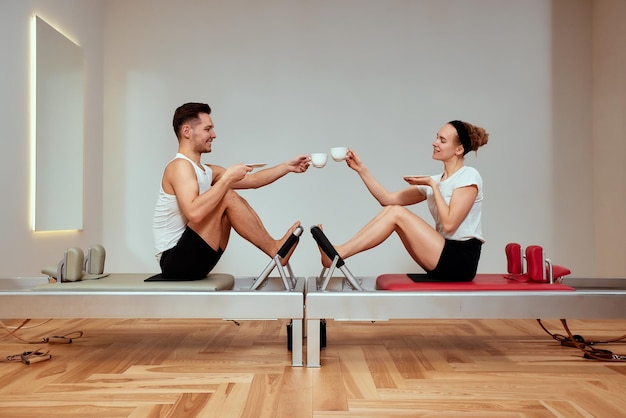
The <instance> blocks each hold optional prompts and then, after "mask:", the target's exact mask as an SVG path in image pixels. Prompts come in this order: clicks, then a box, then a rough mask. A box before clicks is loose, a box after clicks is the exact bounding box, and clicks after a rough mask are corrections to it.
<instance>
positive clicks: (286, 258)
mask: <svg viewBox="0 0 626 418" xmlns="http://www.w3.org/2000/svg"><path fill="white" fill-rule="evenodd" d="M299 226H300V221H297V222H296V223H294V224H293V225H292V226H291V228H289V230H288V231H287V233H286V234H285V235H284V236H283V237H282V239H281V240H280V241H279V245H278V249H280V248H281V247H282V246H283V244H284V243H285V242H286V241H287V240H288V239H289V237H290V236H291V235H293V233H294V231H295V230H296V228H298V227H299ZM299 243H300V240H297V241H296V243H295V244H294V245H293V246H292V247H291V249H289V252H288V253H287V255H285V257H283V258H282V259H281V260H280V264H282V265H283V266H286V265H287V263H289V259H290V258H291V255H292V254H293V252H294V250H295V249H296V247H297V246H298V244H299ZM276 252H278V250H276Z"/></svg>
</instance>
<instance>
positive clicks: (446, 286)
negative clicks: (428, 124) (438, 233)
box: [376, 274, 576, 292]
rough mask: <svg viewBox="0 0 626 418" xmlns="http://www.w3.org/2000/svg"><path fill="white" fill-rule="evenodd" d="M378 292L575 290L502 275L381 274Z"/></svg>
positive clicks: (377, 279) (560, 285)
mask: <svg viewBox="0 0 626 418" xmlns="http://www.w3.org/2000/svg"><path fill="white" fill-rule="evenodd" d="M376 289H378V290H396V291H397V290H400V291H415V290H457V291H464V292H480V291H484V290H503V291H509V290H533V291H536V290H566V291H567V290H569V291H571V290H576V289H574V288H573V287H570V286H566V285H564V284H559V283H554V284H550V283H536V282H519V281H517V280H511V279H507V278H506V277H505V275H504V274H477V275H476V277H475V278H474V280H472V281H471V282H414V281H413V280H411V279H410V278H409V276H407V275H406V274H382V275H380V276H378V277H377V278H376Z"/></svg>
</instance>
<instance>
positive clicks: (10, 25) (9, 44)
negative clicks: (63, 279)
mask: <svg viewBox="0 0 626 418" xmlns="http://www.w3.org/2000/svg"><path fill="white" fill-rule="evenodd" d="M101 6H102V4H101V3H100V2H85V1H80V0H47V1H43V0H39V1H35V0H20V1H18V0H0V56H1V57H2V58H1V63H2V64H1V65H0V98H1V100H2V111H1V112H0V126H2V134H1V135H2V136H1V138H2V140H1V141H2V153H1V155H2V157H0V158H1V163H0V196H2V199H1V200H2V204H1V208H0V231H1V238H0V275H2V276H4V277H6V276H38V275H40V274H41V273H40V271H41V268H42V267H44V266H48V265H55V264H56V263H57V262H58V261H59V260H60V259H61V257H62V256H63V251H64V250H65V249H66V248H67V247H69V246H80V247H82V248H85V249H86V248H87V247H89V245H92V244H95V243H100V242H102V17H101V13H102V7H101ZM34 14H38V15H40V16H41V17H42V18H44V19H45V20H46V21H47V22H48V23H50V24H52V25H53V26H55V27H57V28H58V29H59V30H61V31H62V32H63V33H65V34H66V36H68V37H70V38H71V39H72V40H74V41H75V42H77V43H78V44H79V45H80V46H81V47H83V48H84V56H85V90H86V100H85V118H86V120H85V130H86V132H85V146H84V157H85V164H84V166H85V177H84V187H85V202H84V223H83V226H84V227H83V231H80V232H46V233H42V232H38V233H35V232H32V231H31V230H30V225H31V224H30V219H31V210H30V182H31V178H30V149H31V147H30V145H31V144H30V114H29V109H30V91H31V90H30V52H29V51H30V35H31V33H30V25H31V20H32V16H33V15H34ZM59 106H63V103H62V101H60V102H59Z"/></svg>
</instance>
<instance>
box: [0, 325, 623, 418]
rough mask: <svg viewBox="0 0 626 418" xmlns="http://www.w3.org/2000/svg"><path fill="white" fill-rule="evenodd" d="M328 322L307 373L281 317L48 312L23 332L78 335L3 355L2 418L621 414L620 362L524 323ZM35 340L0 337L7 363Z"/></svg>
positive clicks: (604, 333) (590, 330) (611, 329)
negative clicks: (317, 360)
mask: <svg viewBox="0 0 626 418" xmlns="http://www.w3.org/2000/svg"><path fill="white" fill-rule="evenodd" d="M34 322H37V321H34ZM8 323H9V324H12V325H15V324H16V323H17V322H16V321H8ZM569 323H570V327H571V328H572V330H573V331H574V332H575V333H578V334H581V335H583V336H584V337H585V338H588V339H589V338H607V337H616V336H619V335H621V334H624V333H626V321H569ZM547 325H548V326H550V327H551V328H552V329H554V330H555V331H557V332H559V333H563V331H562V330H561V329H560V328H559V326H560V324H559V322H558V321H556V320H551V321H547ZM327 328H328V346H327V348H326V349H324V350H323V351H322V367H321V368H320V369H307V368H301V367H295V368H294V367H291V366H290V363H291V360H290V353H289V352H288V351H287V350H286V328H285V322H284V321H269V322H262V321H244V322H241V324H240V326H237V325H236V324H234V323H232V322H228V321H220V320H172V319H163V320H154V319H152V320H147V319H146V320H137V319H132V320H118V319H107V320H53V321H50V322H47V323H45V324H43V325H40V326H37V327H34V328H30V329H28V330H26V331H23V332H21V333H20V335H22V336H23V337H28V338H36V337H43V336H50V335H58V334H63V333H67V332H70V331H74V330H82V331H83V332H84V333H85V335H84V337H83V338H80V339H78V340H75V341H74V342H73V343H72V344H66V345H53V346H51V350H52V354H53V358H52V359H51V360H50V361H44V362H41V363H37V364H32V365H30V366H27V365H24V364H22V363H0V416H1V417H12V418H13V417H15V418H17V417H56V416H72V417H142V418H143V417H195V416H198V417H325V418H328V417H400V416H403V417H407V416H412V417H428V416H436V417H498V418H500V417H620V416H626V399H625V398H626V397H625V396H624V395H625V394H626V363H608V362H598V361H593V360H586V359H583V358H582V355H581V352H580V351H578V350H577V349H575V348H567V347H561V346H560V345H559V344H558V343H557V342H556V341H554V340H552V339H551V338H550V337H549V336H547V335H546V334H545V333H544V332H543V331H542V330H541V329H540V328H539V326H538V325H537V323H536V322H535V321H534V320H432V321H391V322H381V323H355V322H349V323H340V322H333V321H329V322H328V324H327ZM33 348H34V347H33V346H28V345H25V344H22V343H20V342H18V341H16V340H15V339H13V338H12V337H9V336H4V337H3V338H1V339H0V355H1V356H2V357H3V358H4V357H5V356H6V355H9V354H14V353H19V352H22V351H25V350H29V349H30V350H32V349H33ZM606 348H611V349H614V351H616V352H618V353H623V352H626V345H621V346H620V345H619V344H616V345H612V346H610V347H606ZM622 348H623V349H622Z"/></svg>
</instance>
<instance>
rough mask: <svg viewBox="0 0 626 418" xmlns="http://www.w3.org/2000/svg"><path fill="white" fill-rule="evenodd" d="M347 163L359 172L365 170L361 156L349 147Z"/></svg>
mask: <svg viewBox="0 0 626 418" xmlns="http://www.w3.org/2000/svg"><path fill="white" fill-rule="evenodd" d="M346 164H348V167H350V168H351V169H353V170H354V171H356V172H357V173H360V172H361V171H363V170H365V165H364V164H363V161H361V159H360V158H359V156H358V155H356V153H355V152H354V151H353V150H352V149H351V148H348V153H347V154H346Z"/></svg>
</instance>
